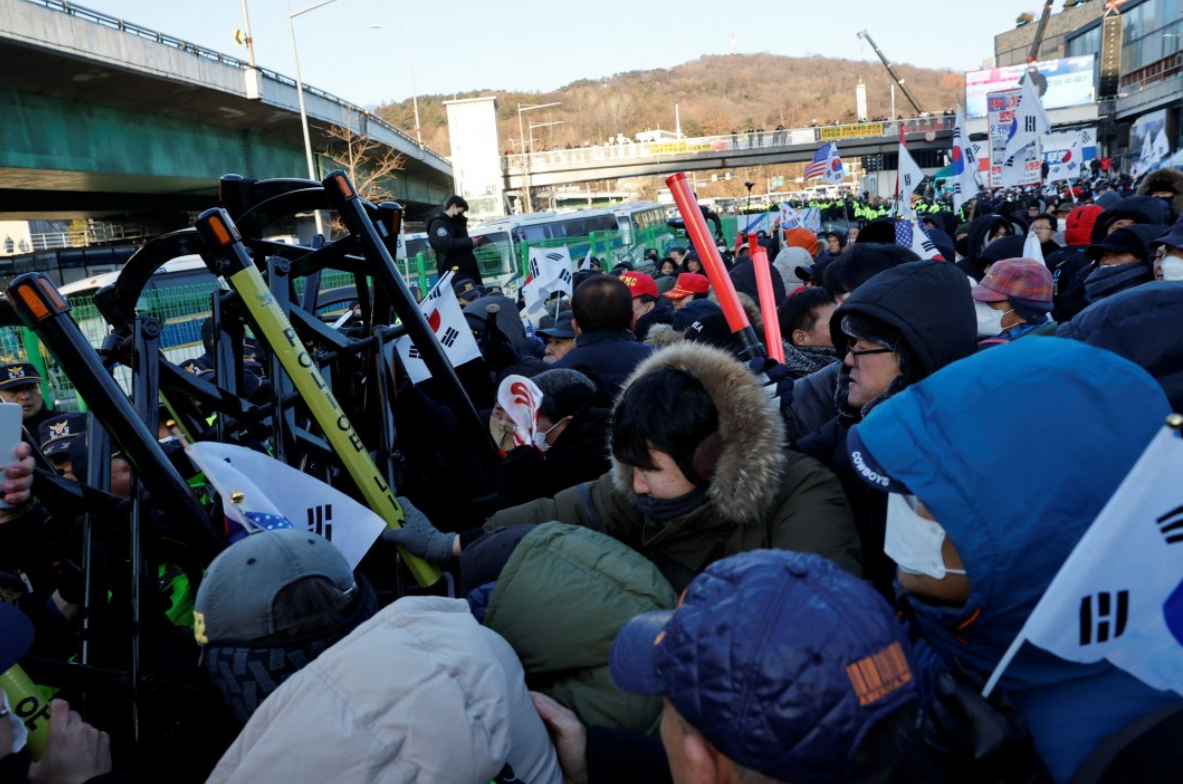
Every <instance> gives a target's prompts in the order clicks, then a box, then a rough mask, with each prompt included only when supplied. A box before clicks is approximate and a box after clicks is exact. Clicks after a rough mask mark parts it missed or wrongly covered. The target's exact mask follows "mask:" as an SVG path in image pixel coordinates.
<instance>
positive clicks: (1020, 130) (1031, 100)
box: [1002, 78, 1052, 160]
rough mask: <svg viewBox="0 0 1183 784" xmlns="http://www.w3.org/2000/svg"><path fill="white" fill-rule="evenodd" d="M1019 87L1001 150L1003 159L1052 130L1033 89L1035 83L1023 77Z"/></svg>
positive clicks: (1013, 155) (1012, 155) (1037, 94)
mask: <svg viewBox="0 0 1183 784" xmlns="http://www.w3.org/2000/svg"><path fill="white" fill-rule="evenodd" d="M1021 89H1022V95H1021V96H1020V98H1019V105H1018V106H1016V107H1015V118H1014V120H1012V121H1011V126H1010V136H1009V137H1008V138H1007V140H1006V149H1005V150H1003V152H1002V157H1003V160H1006V159H1008V158H1013V157H1015V154H1016V153H1017V152H1018V151H1019V150H1021V149H1023V148H1024V147H1026V146H1027V145H1029V144H1031V143H1033V142H1035V141H1036V140H1038V139H1040V138H1042V137H1043V136H1046V135H1047V134H1049V133H1051V132H1052V124H1051V122H1049V121H1048V119H1047V112H1046V111H1045V110H1044V108H1043V103H1041V102H1040V100H1039V93H1037V92H1036V91H1035V83H1034V82H1033V81H1032V80H1031V79H1029V78H1024V79H1023V85H1022V88H1021Z"/></svg>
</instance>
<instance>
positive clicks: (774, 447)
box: [612, 341, 788, 524]
mask: <svg viewBox="0 0 1183 784" xmlns="http://www.w3.org/2000/svg"><path fill="white" fill-rule="evenodd" d="M667 367H672V368H678V369H680V370H684V371H686V372H689V373H690V374H692V375H693V376H694V377H695V378H697V379H698V380H699V381H700V382H701V383H702V385H703V386H704V387H705V388H706V391H707V394H709V395H710V396H711V400H712V401H713V402H714V404H715V407H716V409H718V412H719V436H720V437H721V438H722V439H723V451H722V454H721V455H720V456H719V461H718V463H717V464H716V468H715V474H714V476H713V477H712V478H711V481H710V485H709V486H708V488H707V496H708V497H709V498H710V500H711V502H712V503H713V504H714V506H715V508H716V510H717V513H718V515H719V517H720V518H721V519H723V520H726V521H728V522H731V523H736V524H751V523H759V522H761V521H763V520H764V519H765V517H766V515H767V514H768V513H769V512H770V511H771V509H772V508H773V507H774V505H775V504H776V503H777V502H778V500H779V497H780V495H781V492H780V490H781V488H780V486H779V485H780V480H781V477H782V475H783V474H784V472H785V469H786V468H787V466H788V457H787V455H786V452H785V446H786V442H785V432H784V423H783V422H782V420H781V418H780V413H779V412H778V411H777V409H776V404H775V403H774V401H772V400H771V399H770V398H769V397H768V395H767V393H766V392H765V391H764V390H763V389H762V388H761V386H760V383H759V381H757V379H756V377H755V376H754V375H752V373H751V372H749V371H748V369H747V368H746V367H745V366H743V365H741V364H740V363H739V362H738V361H736V360H735V359H734V358H733V357H732V356H731V355H730V354H728V353H726V352H725V351H722V350H720V349H717V348H713V347H711V346H707V345H703V344H701V343H692V342H689V341H683V342H679V343H676V344H674V345H672V346H669V347H667V348H664V349H662V350H661V351H658V352H657V353H655V354H653V355H652V356H650V357H649V358H648V359H646V360H645V361H644V362H642V363H641V364H640V365H639V366H638V367H637V369H636V370H635V371H634V372H633V374H632V376H631V377H629V379H628V381H626V382H625V384H624V387H623V389H624V390H625V391H627V390H628V388H629V387H630V386H631V385H632V384H633V383H635V382H636V381H637V379H639V378H641V377H643V376H646V375H649V374H651V373H655V372H657V371H658V370H661V369H662V368H667ZM617 405H620V402H619V401H617ZM670 405H678V401H676V400H671V401H670ZM612 480H613V484H614V486H615V488H616V490H617V491H618V492H620V493H622V494H626V495H629V496H631V495H632V492H633V489H632V488H633V469H632V468H631V467H629V466H626V465H624V464H622V463H620V462H619V461H617V460H616V458H615V457H613V458H612Z"/></svg>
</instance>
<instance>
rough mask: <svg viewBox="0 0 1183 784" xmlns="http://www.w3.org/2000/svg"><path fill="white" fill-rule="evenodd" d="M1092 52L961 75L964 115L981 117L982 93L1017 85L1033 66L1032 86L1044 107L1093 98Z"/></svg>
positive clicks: (983, 109)
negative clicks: (963, 78)
mask: <svg viewBox="0 0 1183 784" xmlns="http://www.w3.org/2000/svg"><path fill="white" fill-rule="evenodd" d="M1095 59H1096V58H1094V57H1093V55H1091V54H1089V55H1085V56H1083V57H1065V58H1063V59H1060V60H1044V61H1041V62H1037V63H1033V64H1032V65H1027V64H1025V63H1024V64H1021V65H1010V66H1007V67H1006V68H986V69H984V70H981V71H968V72H966V74H965V116H966V117H985V116H986V113H987V106H986V96H987V95H988V94H990V93H994V92H999V91H1002V90H1011V89H1014V88H1016V87H1018V86H1019V80H1020V79H1022V78H1023V74H1025V73H1026V72H1027V70H1028V69H1029V68H1032V69H1034V73H1035V75H1034V77H1033V78H1034V79H1035V86H1036V88H1037V89H1038V90H1039V97H1040V98H1041V99H1042V100H1043V108H1045V109H1063V108H1064V107H1065V106H1082V105H1084V104H1087V103H1093V102H1094V101H1095V100H1096V99H1097V87H1096V77H1095V74H1094V71H1095V70H1096V69H1095V67H1094V61H1095Z"/></svg>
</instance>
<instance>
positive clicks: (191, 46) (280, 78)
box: [25, 0, 447, 161]
mask: <svg viewBox="0 0 1183 784" xmlns="http://www.w3.org/2000/svg"><path fill="white" fill-rule="evenodd" d="M25 2H28V3H32V4H34V5H39V6H42V7H44V8H47V9H49V10H51V11H58V12H60V13H64V14H67V15H69V16H73V17H77V18H78V19H83V20H85V21H87V22H91V23H93V24H97V25H100V26H101V27H106V28H109V29H112V30H118V31H120V32H122V33H127V34H129V35H134V36H137V37H139V38H143V39H145V40H148V41H154V42H155V43H158V44H163V45H165V46H171V47H174V48H176V49H180V50H181V51H184V52H189V53H190V54H192V55H195V56H197V57H201V58H204V59H206V60H212V61H213V62H216V63H221V64H222V65H227V66H230V67H232V68H238V69H240V70H243V71H246V70H249V69H250V68H251V65H250V63H248V62H246V61H244V60H239V59H238V58H237V57H231V56H230V55H228V54H223V53H222V52H218V51H216V50H213V49H206V48H205V47H203V46H199V45H197V44H195V43H192V42H190V41H186V40H184V39H183V38H177V37H176V36H172V35H168V34H167V33H162V32H160V31H158V30H152V29H150V28H147V27H142V26H140V25H137V24H134V23H132V22H128V21H126V20H124V19H120V18H118V17H114V16H108V15H107V14H104V13H102V12H100V11H95V10H94V9H91V8H86V7H84V6H80V5H77V4H75V3H71V2H69V0H25ZM255 70H257V71H258V72H259V73H261V74H263V76H265V77H267V78H268V79H272V80H274V81H276V82H279V83H280V84H284V85H287V86H289V87H292V88H294V87H295V86H296V80H295V79H292V78H291V77H289V76H284V75H283V74H281V73H279V72H278V71H273V70H271V69H270V68H262V67H259V66H258V65H256V66H255ZM304 90H305V91H306V92H307V93H308V94H309V95H315V96H316V97H318V98H323V99H324V100H326V101H330V102H332V103H335V104H337V105H339V106H341V107H342V108H344V109H345V110H346V111H348V112H352V113H355V114H356V115H357V116H358V117H365V118H366V122H370V123H374V124H375V125H379V126H381V127H382V128H384V129H385V130H387V131H390V132H391V133H393V134H396V135H397V136H399V137H401V138H402V139H403V140H404V141H406V142H409V143H410V144H412V145H414V146H416V147H419V148H421V149H422V150H423V151H424V152H426V153H429V154H431V155H433V156H435V157H436V158H439V159H440V160H441V161H446V160H447V159H446V158H444V156H443V155H441V154H440V153H438V152H436V151H435V150H433V149H431V148H430V147H428V146H427V145H426V144H420V143H419V142H418V141H417V140H416V139H415V138H414V137H412V136H410V135H409V134H407V133H405V132H403V131H401V130H399V129H398V128H396V127H394V126H393V125H391V124H390V123H388V122H386V121H385V120H383V119H382V118H381V117H378V116H377V115H375V114H371V113H370V112H369V111H368V110H367V109H363V108H362V107H360V106H358V105H356V104H353V103H350V102H349V101H346V100H345V99H343V98H340V97H338V96H336V95H333V94H332V93H327V92H325V91H324V90H321V89H319V88H316V87H312V86H311V85H308V84H305V85H304Z"/></svg>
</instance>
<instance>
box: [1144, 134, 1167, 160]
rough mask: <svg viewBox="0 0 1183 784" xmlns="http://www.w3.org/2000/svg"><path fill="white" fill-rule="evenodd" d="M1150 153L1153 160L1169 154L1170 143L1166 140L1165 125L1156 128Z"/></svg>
mask: <svg viewBox="0 0 1183 784" xmlns="http://www.w3.org/2000/svg"><path fill="white" fill-rule="evenodd" d="M1147 136H1149V134H1147ZM1150 154H1151V155H1152V156H1153V157H1154V160H1155V162H1158V161H1161V160H1162V159H1163V158H1165V157H1167V156H1168V155H1170V154H1171V143H1170V142H1169V141H1167V129H1166V128H1165V127H1163V128H1159V129H1158V135H1157V136H1155V137H1154V144H1153V145H1152V146H1151V148H1150Z"/></svg>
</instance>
